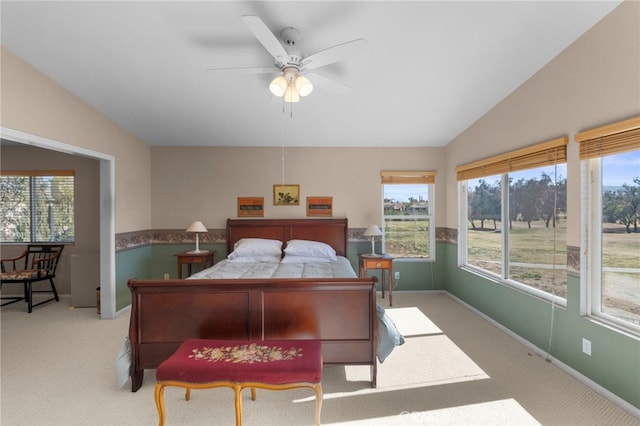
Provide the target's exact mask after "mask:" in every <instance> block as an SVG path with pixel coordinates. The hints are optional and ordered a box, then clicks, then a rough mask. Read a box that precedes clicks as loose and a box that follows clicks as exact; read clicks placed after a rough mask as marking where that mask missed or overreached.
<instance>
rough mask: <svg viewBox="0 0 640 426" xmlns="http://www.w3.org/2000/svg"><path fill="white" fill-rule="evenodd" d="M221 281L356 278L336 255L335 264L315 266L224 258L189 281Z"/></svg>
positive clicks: (317, 264)
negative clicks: (234, 260) (238, 279)
mask: <svg viewBox="0 0 640 426" xmlns="http://www.w3.org/2000/svg"><path fill="white" fill-rule="evenodd" d="M220 278H226V279H237V278H246V279H250V278H357V275H356V273H355V271H354V270H353V267H352V266H351V262H349V259H347V258H346V257H344V256H338V259H337V260H336V261H333V262H317V263H315V262H314V263H279V262H247V263H245V262H231V261H229V260H228V259H224V260H221V261H220V262H218V263H216V264H215V265H213V266H212V267H210V268H207V269H204V270H202V271H200V272H197V273H195V274H193V275H191V276H190V277H189V278H188V279H220Z"/></svg>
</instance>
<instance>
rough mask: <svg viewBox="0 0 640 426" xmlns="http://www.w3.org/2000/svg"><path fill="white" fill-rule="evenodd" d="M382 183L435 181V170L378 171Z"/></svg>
mask: <svg viewBox="0 0 640 426" xmlns="http://www.w3.org/2000/svg"><path fill="white" fill-rule="evenodd" d="M380 177H381V178H382V183H383V184H394V183H397V184H403V183H435V182H436V172H409V171H406V172H392V171H383V172H380Z"/></svg>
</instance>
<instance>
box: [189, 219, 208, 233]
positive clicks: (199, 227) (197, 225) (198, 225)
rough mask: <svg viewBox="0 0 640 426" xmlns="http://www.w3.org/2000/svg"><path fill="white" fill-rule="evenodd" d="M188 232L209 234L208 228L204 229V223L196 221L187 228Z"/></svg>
mask: <svg viewBox="0 0 640 426" xmlns="http://www.w3.org/2000/svg"><path fill="white" fill-rule="evenodd" d="M187 232H207V228H205V227H204V225H203V224H202V222H200V221H199V220H196V221H195V222H193V223H192V224H191V225H189V227H188V228H187Z"/></svg>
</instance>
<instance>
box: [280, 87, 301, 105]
mask: <svg viewBox="0 0 640 426" xmlns="http://www.w3.org/2000/svg"><path fill="white" fill-rule="evenodd" d="M284 101H285V102H290V103H295V102H300V95H299V94H298V90H296V84H295V83H291V84H290V85H289V87H287V90H286V91H285V92H284Z"/></svg>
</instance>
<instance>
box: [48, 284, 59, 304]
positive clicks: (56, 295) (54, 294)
mask: <svg viewBox="0 0 640 426" xmlns="http://www.w3.org/2000/svg"><path fill="white" fill-rule="evenodd" d="M49 281H50V282H51V291H53V297H54V298H55V299H56V302H59V301H60V297H58V290H57V289H56V285H55V284H54V282H53V278H49Z"/></svg>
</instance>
